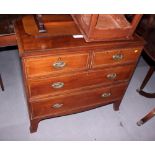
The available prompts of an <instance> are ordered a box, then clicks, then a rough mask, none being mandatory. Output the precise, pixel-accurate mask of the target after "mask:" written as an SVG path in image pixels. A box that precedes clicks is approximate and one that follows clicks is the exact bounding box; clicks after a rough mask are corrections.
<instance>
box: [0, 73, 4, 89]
mask: <svg viewBox="0 0 155 155" xmlns="http://www.w3.org/2000/svg"><path fill="white" fill-rule="evenodd" d="M0 86H1V89H2V90H3V91H4V85H3V81H2V77H1V74H0Z"/></svg>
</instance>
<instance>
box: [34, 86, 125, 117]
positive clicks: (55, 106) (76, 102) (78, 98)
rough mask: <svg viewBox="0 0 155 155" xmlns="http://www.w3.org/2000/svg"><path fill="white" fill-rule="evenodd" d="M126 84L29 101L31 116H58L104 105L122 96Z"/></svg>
mask: <svg viewBox="0 0 155 155" xmlns="http://www.w3.org/2000/svg"><path fill="white" fill-rule="evenodd" d="M125 89H126V84H121V85H118V86H113V87H104V88H97V89H90V90H89V91H81V92H79V93H75V94H70V95H68V96H67V95H65V96H58V97H53V98H50V99H48V100H42V101H37V102H34V103H31V105H32V114H33V117H46V116H59V115H63V114H69V113H72V112H73V111H74V112H75V111H76V110H79V109H80V110H81V111H82V109H84V108H89V107H91V108H92V106H94V107H97V106H101V105H106V104H107V103H110V102H112V101H114V100H116V99H119V98H121V97H122V95H123V94H124V92H125Z"/></svg>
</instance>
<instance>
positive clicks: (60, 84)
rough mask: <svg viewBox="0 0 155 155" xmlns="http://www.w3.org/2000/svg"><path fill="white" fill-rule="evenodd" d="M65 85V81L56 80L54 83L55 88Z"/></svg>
mask: <svg viewBox="0 0 155 155" xmlns="http://www.w3.org/2000/svg"><path fill="white" fill-rule="evenodd" d="M63 86H64V83H63V82H54V83H53V84H52V87H53V88H55V89H59V88H62V87H63Z"/></svg>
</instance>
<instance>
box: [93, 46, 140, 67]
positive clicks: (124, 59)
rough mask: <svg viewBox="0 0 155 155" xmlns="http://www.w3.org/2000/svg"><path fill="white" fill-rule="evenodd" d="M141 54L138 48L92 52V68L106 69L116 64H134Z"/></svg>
mask: <svg viewBox="0 0 155 155" xmlns="http://www.w3.org/2000/svg"><path fill="white" fill-rule="evenodd" d="M140 53H141V49H140V48H134V49H118V50H111V51H110V50H109V51H102V50H101V51H94V53H93V65H92V66H93V68H96V67H107V66H112V65H118V64H125V63H133V62H136V61H137V59H138V58H139V55H140Z"/></svg>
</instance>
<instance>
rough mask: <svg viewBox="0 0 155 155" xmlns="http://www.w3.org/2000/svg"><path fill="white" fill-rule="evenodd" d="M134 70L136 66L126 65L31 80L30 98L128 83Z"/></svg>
mask: <svg viewBox="0 0 155 155" xmlns="http://www.w3.org/2000/svg"><path fill="white" fill-rule="evenodd" d="M133 69H134V65H126V66H120V67H115V68H111V69H102V70H96V71H89V72H88V71H87V72H82V73H76V74H69V75H63V76H56V77H51V78H43V79H39V80H29V93H30V97H32V98H33V97H41V96H46V95H49V94H58V93H62V92H63V91H71V90H72V89H81V88H83V87H88V86H89V87H90V86H93V85H95V86H96V85H107V84H113V83H116V82H119V81H127V80H128V79H129V78H130V76H131V74H132V71H133Z"/></svg>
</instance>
